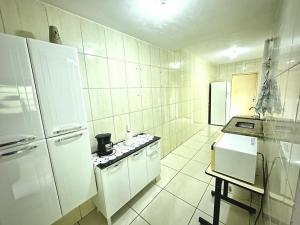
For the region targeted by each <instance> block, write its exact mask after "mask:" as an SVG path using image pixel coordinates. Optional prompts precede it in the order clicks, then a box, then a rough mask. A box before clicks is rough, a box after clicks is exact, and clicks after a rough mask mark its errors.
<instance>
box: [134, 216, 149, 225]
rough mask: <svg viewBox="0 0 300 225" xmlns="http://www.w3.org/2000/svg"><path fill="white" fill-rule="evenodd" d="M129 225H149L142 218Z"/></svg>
mask: <svg viewBox="0 0 300 225" xmlns="http://www.w3.org/2000/svg"><path fill="white" fill-rule="evenodd" d="M130 225H149V223H147V222H146V221H145V220H144V219H143V218H142V217H140V216H138V217H137V218H135V219H134V221H133V222H132V223H131V224H130Z"/></svg>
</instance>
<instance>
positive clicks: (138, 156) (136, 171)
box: [128, 148, 148, 197]
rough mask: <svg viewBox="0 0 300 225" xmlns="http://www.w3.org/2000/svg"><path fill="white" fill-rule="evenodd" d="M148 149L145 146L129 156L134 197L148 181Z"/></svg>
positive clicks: (130, 179)
mask: <svg viewBox="0 0 300 225" xmlns="http://www.w3.org/2000/svg"><path fill="white" fill-rule="evenodd" d="M146 150H147V149H146V148H145V149H143V150H140V151H138V152H136V153H134V154H132V155H131V156H129V157H128V171H129V182H130V193H131V197H134V196H135V195H136V194H137V193H138V192H139V191H141V190H142V189H143V188H144V187H145V186H146V184H147V183H148V180H147V167H146V166H145V165H146V162H147V158H146Z"/></svg>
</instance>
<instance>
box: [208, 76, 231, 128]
mask: <svg viewBox="0 0 300 225" xmlns="http://www.w3.org/2000/svg"><path fill="white" fill-rule="evenodd" d="M226 97H227V95H226V82H225V81H224V82H215V83H211V96H210V116H211V117H210V123H211V124H214V125H225V121H226Z"/></svg>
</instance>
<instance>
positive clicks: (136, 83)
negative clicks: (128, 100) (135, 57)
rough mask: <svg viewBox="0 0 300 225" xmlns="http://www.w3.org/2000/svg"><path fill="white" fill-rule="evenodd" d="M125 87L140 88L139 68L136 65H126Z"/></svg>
mask: <svg viewBox="0 0 300 225" xmlns="http://www.w3.org/2000/svg"><path fill="white" fill-rule="evenodd" d="M126 78H127V87H141V78H140V67H139V65H138V64H136V63H126Z"/></svg>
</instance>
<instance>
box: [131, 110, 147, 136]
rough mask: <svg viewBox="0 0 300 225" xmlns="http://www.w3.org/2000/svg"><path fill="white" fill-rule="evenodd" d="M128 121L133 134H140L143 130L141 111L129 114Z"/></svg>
mask: <svg viewBox="0 0 300 225" xmlns="http://www.w3.org/2000/svg"><path fill="white" fill-rule="evenodd" d="M129 119H130V129H131V131H132V132H133V133H134V134H138V133H141V132H142V131H143V130H144V127H143V113H142V111H137V112H133V113H130V114H129Z"/></svg>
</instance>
